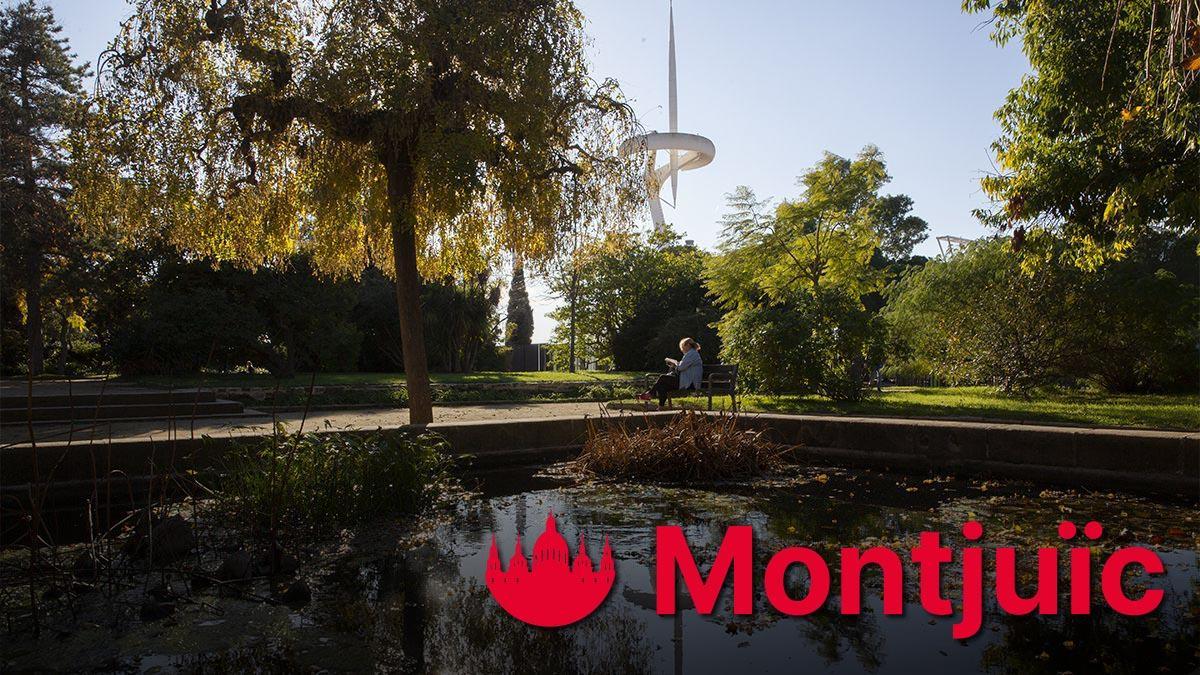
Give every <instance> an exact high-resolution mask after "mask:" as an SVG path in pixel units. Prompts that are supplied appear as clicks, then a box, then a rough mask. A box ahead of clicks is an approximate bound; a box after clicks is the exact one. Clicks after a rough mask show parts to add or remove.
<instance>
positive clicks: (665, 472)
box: [576, 412, 793, 482]
mask: <svg viewBox="0 0 1200 675" xmlns="http://www.w3.org/2000/svg"><path fill="white" fill-rule="evenodd" d="M792 449H793V446H788V445H782V444H780V443H776V442H774V441H772V440H770V439H769V438H768V437H767V436H765V435H764V432H762V431H756V430H752V429H747V428H745V427H743V426H742V425H740V424H739V418H738V416H737V415H705V414H703V413H696V412H683V413H680V414H679V415H677V416H675V417H673V418H671V420H670V421H669V422H667V423H666V424H663V425H661V426H654V425H650V426H648V427H647V428H644V429H638V430H635V431H630V430H629V429H627V428H626V426H625V425H624V424H623V423H614V424H610V425H608V426H606V427H605V428H603V429H597V428H596V427H592V428H591V429H590V431H589V434H588V439H587V442H586V443H585V444H584V447H583V452H582V453H581V454H580V455H579V458H578V459H577V460H576V466H577V467H578V468H579V469H581V470H583V471H585V472H587V473H591V474H593V475H596V476H603V477H606V478H629V479H637V480H649V481H663V482H684V481H717V480H740V479H745V478H752V477H754V476H759V475H762V474H765V473H768V472H770V471H771V470H772V469H774V468H776V467H777V466H779V465H780V464H781V463H782V462H783V460H784V458H785V456H786V455H787V454H788V453H789V452H790V451H791V450H792Z"/></svg>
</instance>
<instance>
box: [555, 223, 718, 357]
mask: <svg viewBox="0 0 1200 675" xmlns="http://www.w3.org/2000/svg"><path fill="white" fill-rule="evenodd" d="M708 258H709V255H708V254H707V253H705V252H704V251H702V250H700V249H698V248H696V247H694V246H689V245H686V244H684V243H682V242H681V241H680V237H679V235H678V234H676V233H675V232H674V231H672V230H670V229H667V230H666V231H664V232H661V233H653V234H648V235H636V236H610V237H607V238H604V239H602V240H597V241H592V242H589V243H585V244H583V245H582V246H581V247H580V249H579V250H578V251H577V252H576V254H575V256H574V260H573V261H572V265H571V267H570V268H569V269H567V270H565V271H564V273H563V274H561V275H559V276H556V277H552V278H551V289H552V290H553V291H554V292H555V293H556V294H557V295H559V296H560V297H563V298H564V299H566V300H567V301H568V304H566V305H564V306H562V307H560V308H558V309H556V310H555V311H554V312H553V313H552V314H551V317H552V318H554V319H555V320H556V321H557V322H558V325H557V329H556V332H555V342H556V343H558V344H566V343H567V342H568V340H569V339H570V335H569V332H570V329H571V305H570V298H569V297H568V296H569V294H570V293H571V292H572V291H573V292H574V293H575V307H576V310H575V317H574V319H575V321H574V324H575V331H576V334H577V338H578V341H579V344H578V345H577V347H576V350H577V354H578V356H580V357H582V358H585V359H588V360H594V361H597V362H599V363H602V364H604V365H613V366H615V367H617V368H618V369H621V370H649V369H656V368H660V367H661V365H662V358H663V357H664V356H672V355H673V354H675V353H676V352H677V351H678V346H677V345H678V343H679V339H680V338H682V337H686V336H691V337H694V338H696V339H698V340H700V342H701V343H702V344H703V345H704V347H705V353H706V354H710V353H711V354H712V355H713V356H714V357H715V356H716V353H717V347H718V345H717V343H716V338H715V334H714V333H713V332H712V329H711V328H709V327H708V324H710V323H711V322H712V321H714V320H716V318H717V313H716V311H715V307H714V302H713V299H712V298H711V297H709V295H708V293H707V291H706V290H705V288H704V282H703V274H702V271H703V268H704V265H705V263H706V261H707V260H708ZM563 356H566V354H563Z"/></svg>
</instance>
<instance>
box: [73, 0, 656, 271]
mask: <svg viewBox="0 0 1200 675" xmlns="http://www.w3.org/2000/svg"><path fill="white" fill-rule="evenodd" d="M585 45H586V37H585V35H584V33H583V17H582V15H581V14H580V13H579V11H578V10H577V9H576V8H575V7H574V6H573V4H572V3H570V2H568V1H549V2H547V1H540V0H537V1H535V0H512V1H508V2H477V1H473V0H455V1H450V2H446V1H444V0H437V1H434V0H407V1H400V2H395V1H392V0H388V1H384V0H354V1H343V0H283V1H280V2H270V3H249V2H243V1H239V0H226V1H225V2H224V3H218V2H213V3H212V5H211V6H209V7H207V8H206V7H205V6H204V5H203V4H201V3H198V2H194V1H189V0H138V1H137V2H135V6H134V13H133V17H132V18H131V19H130V20H128V21H127V22H126V23H125V24H124V25H123V26H122V28H121V32H120V34H119V35H118V36H117V38H116V40H115V41H114V43H113V45H112V49H110V50H109V51H107V52H105V54H104V57H103V58H102V60H101V63H100V64H99V66H100V74H99V78H98V81H97V99H96V106H95V108H96V112H97V114H96V116H95V118H94V120H93V123H92V127H91V129H90V131H91V133H90V134H88V135H87V137H86V138H85V139H83V140H82V141H81V144H82V146H83V147H82V149H83V150H85V151H86V152H87V154H88V156H89V162H88V163H87V165H86V166H84V167H81V170H80V171H79V174H78V176H77V180H78V181H79V184H80V187H81V189H80V192H79V194H78V198H77V199H76V200H75V202H74V206H75V210H76V212H77V213H78V214H79V216H80V217H81V218H82V219H83V220H84V221H85V222H86V223H88V224H90V225H92V226H99V227H110V228H115V229H117V230H119V231H121V232H123V233H125V234H127V235H129V236H131V237H137V236H140V235H141V234H143V233H145V232H147V231H155V232H162V233H163V234H164V236H165V237H166V238H167V239H168V240H169V241H171V242H172V243H174V244H176V245H179V246H181V247H183V248H185V249H187V250H189V251H192V252H194V253H196V254H199V255H202V256H211V257H214V258H220V259H227V260H234V261H238V262H240V263H243V264H246V265H259V264H264V263H267V264H270V263H277V262H279V261H281V260H283V259H284V258H285V257H286V256H287V255H288V254H290V253H291V252H293V251H294V250H296V249H297V248H298V247H304V248H305V249H307V250H308V252H309V253H310V254H311V255H312V258H313V260H314V262H315V264H316V265H317V266H318V268H319V269H320V270H322V271H324V272H328V273H334V274H356V273H358V272H359V271H360V270H361V269H363V268H364V267H365V266H368V265H375V266H378V267H381V268H383V269H388V270H390V268H391V267H392V262H393V261H392V255H391V253H392V245H393V241H392V233H391V231H390V229H389V226H390V225H391V224H393V218H394V217H397V218H403V219H404V220H405V221H406V222H411V223H412V224H413V225H414V226H415V228H416V231H417V235H418V237H417V242H418V249H419V251H418V252H419V263H420V266H421V268H422V272H423V273H424V274H425V275H427V276H428V275H434V274H442V273H447V272H463V271H478V270H480V269H482V268H484V267H487V266H489V265H492V264H494V263H495V262H496V261H497V258H498V256H499V254H500V252H501V251H502V250H505V249H507V250H511V251H516V252H519V253H520V254H521V255H523V256H524V257H525V258H527V259H530V260H535V261H536V260H541V259H545V258H546V257H548V256H550V255H552V254H553V253H554V252H555V251H556V249H557V247H558V240H557V237H556V235H557V234H558V233H559V232H560V231H561V230H562V228H564V227H566V226H567V224H569V223H571V222H575V221H586V222H589V223H593V224H597V223H598V224H600V225H601V226H615V225H616V224H618V223H619V222H621V221H620V220H619V219H618V218H616V216H617V215H619V214H623V213H624V212H623V211H621V210H619V208H618V207H619V206H621V205H622V204H623V202H622V201H621V198H622V197H625V196H630V195H631V194H632V193H631V192H630V191H632V190H635V189H636V188H637V187H638V178H637V172H636V171H635V170H634V168H635V167H629V166H628V162H625V161H623V160H619V159H617V158H615V157H614V153H613V152H612V150H613V148H614V147H615V144H616V143H617V142H619V141H620V139H621V137H622V136H623V135H624V134H626V133H628V132H630V131H632V129H633V125H634V120H633V118H632V116H631V115H630V114H629V111H628V108H627V107H626V106H625V104H624V103H623V101H622V99H621V96H620V92H619V91H618V89H617V87H616V84H615V83H614V82H612V81H604V82H596V81H594V80H593V79H592V78H591V77H589V75H588V68H587V63H586V60H585V54H584V49H585ZM398 169H399V170H398ZM389 175H390V176H391V179H392V180H391V186H390V192H389ZM397 211H402V212H403V213H399V214H397Z"/></svg>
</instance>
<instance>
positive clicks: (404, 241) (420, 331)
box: [386, 153, 433, 424]
mask: <svg viewBox="0 0 1200 675" xmlns="http://www.w3.org/2000/svg"><path fill="white" fill-rule="evenodd" d="M393 154H394V155H395V154H399V153H393ZM386 168H387V176H388V206H389V207H390V208H391V210H392V257H393V260H394V264H395V267H396V307H397V308H398V309H399V313H400V345H401V350H402V351H403V354H404V382H405V385H406V386H407V387H408V421H409V423H411V424H428V423H430V422H432V421H433V394H432V392H431V391H430V388H429V360H428V358H426V356H425V328H424V325H423V324H422V319H421V277H420V275H419V274H418V273H417V232H416V229H417V222H416V216H415V214H414V213H413V209H412V203H413V192H414V191H415V190H416V176H414V175H413V169H412V164H411V163H410V162H409V161H408V159H407V158H406V157H396V156H392V157H389V158H388V161H387V163H386Z"/></svg>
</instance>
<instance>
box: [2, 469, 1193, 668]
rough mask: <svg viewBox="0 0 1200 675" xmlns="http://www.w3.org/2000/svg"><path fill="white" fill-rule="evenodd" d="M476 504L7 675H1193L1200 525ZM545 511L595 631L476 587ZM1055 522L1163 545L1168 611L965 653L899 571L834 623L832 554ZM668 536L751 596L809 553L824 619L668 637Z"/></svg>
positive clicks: (1026, 629) (864, 510) (844, 475)
mask: <svg viewBox="0 0 1200 675" xmlns="http://www.w3.org/2000/svg"><path fill="white" fill-rule="evenodd" d="M478 487H479V489H480V492H479V494H478V495H477V496H475V497H470V498H464V499H463V500H462V501H461V502H460V503H459V505H458V507H457V509H456V510H455V512H454V513H452V514H449V515H446V516H443V517H442V519H441V520H440V521H438V522H437V523H436V524H434V525H431V527H430V528H427V529H426V531H425V532H424V534H426V535H427V536H424V537H420V538H419V541H421V542H422V543H420V544H419V545H414V544H413V543H412V540H410V539H405V540H403V541H401V539H400V536H399V535H398V534H396V531H397V528H393V529H392V530H388V529H387V528H382V527H381V528H372V529H371V530H370V531H367V532H360V533H356V534H353V535H351V536H350V537H349V538H348V539H346V540H345V541H343V542H341V543H338V544H332V545H331V546H332V548H331V550H332V551H333V553H332V554H331V555H329V556H327V557H326V558H324V560H325V562H324V563H323V565H324V566H323V567H322V568H321V569H319V570H310V573H311V580H312V582H313V583H312V585H313V588H314V593H313V602H312V603H311V605H309V606H306V607H304V608H303V609H297V610H288V609H286V608H282V607H278V606H266V605H262V604H255V603H251V602H246V601H242V600H237V599H234V598H228V597H217V596H198V597H196V599H195V600H196V602H195V603H193V604H191V605H188V606H186V607H183V608H181V609H180V610H179V612H178V613H177V615H176V616H175V617H173V618H172V619H171V620H170V622H169V623H168V622H164V623H144V624H142V623H138V622H136V621H133V622H126V623H124V624H122V625H121V626H120V627H119V628H118V629H115V630H114V631H112V632H105V631H104V630H103V629H102V628H91V629H87V628H84V629H78V630H77V632H76V633H74V634H72V635H67V636H62V635H58V636H54V637H52V638H51V637H44V638H41V639H40V640H38V641H33V642H30V641H24V640H23V641H22V642H21V643H19V644H18V643H17V642H15V641H12V640H7V639H6V640H5V643H4V645H3V646H2V647H0V657H3V658H2V660H0V666H4V668H0V669H9V668H11V669H13V670H19V669H27V668H34V667H40V668H46V669H97V668H100V669H106V670H115V671H127V670H134V671H145V670H154V669H156V668H162V669H171V670H183V671H204V672H243V671H247V670H250V671H295V670H307V669H312V668H317V669H322V670H334V671H342V670H346V671H351V670H353V671H361V670H382V671H395V672H439V673H509V672H521V671H533V672H583V673H626V672H657V673H672V672H674V673H680V672H689V673H692V672H745V671H751V670H753V671H763V672H781V671H782V672H795V671H799V670H802V669H809V670H821V671H833V672H863V671H866V672H878V673H886V672H904V673H907V672H915V671H924V670H936V671H952V672H975V671H985V672H989V671H990V672H1064V671H1071V672H1076V673H1080V672H1094V671H1097V670H1104V671H1106V672H1181V671H1182V672H1188V671H1192V670H1194V669H1195V668H1196V667H1197V665H1200V656H1198V654H1197V647H1196V645H1197V644H1200V631H1198V620H1197V617H1200V574H1198V572H1197V552H1196V548H1197V547H1196V541H1197V520H1196V519H1197V512H1196V509H1195V506H1194V504H1178V505H1172V504H1162V503H1154V502H1150V501H1146V500H1142V499H1136V498H1132V497H1126V496H1121V495H1105V494H1083V495H1080V494H1073V493H1058V492H1045V491H1039V490H1037V489H1035V488H1033V487H1032V486H1029V485H1022V484H1020V483H1003V484H996V483H977V482H962V481H953V480H944V479H935V478H929V479H924V480H922V479H912V478H903V477H898V476H893V475H887V474H879V473H870V472H855V471H836V470H829V469H824V470H818V469H797V470H795V471H794V472H793V473H792V474H791V475H787V476H781V477H777V478H775V479H772V480H770V481H759V482H755V483H753V484H745V485H732V486H722V487H721V488H720V489H711V488H695V489H690V488H681V487H662V486H635V485H620V484H597V483H580V482H578V481H576V480H575V479H573V478H571V477H569V476H564V475H562V474H561V473H559V472H555V471H550V472H543V473H541V474H538V475H531V473H530V472H528V471H517V472H508V473H494V474H492V475H490V476H488V477H487V478H486V480H485V481H484V482H483V483H482V484H480V485H479V486H478ZM550 511H553V512H554V514H555V516H556V519H557V521H558V526H559V529H560V531H561V532H562V534H563V535H564V537H565V538H566V539H567V540H568V541H571V542H574V541H577V539H578V536H579V533H580V532H583V533H584V534H585V535H586V536H587V538H588V548H589V550H590V551H593V552H596V551H599V550H600V545H601V542H602V540H603V537H604V536H608V537H610V538H611V541H612V548H613V552H614V556H615V558H616V562H617V581H616V584H615V586H614V588H613V591H612V593H611V595H610V596H609V598H608V600H607V601H606V602H605V604H604V605H602V606H601V609H600V610H599V611H598V612H597V613H596V614H594V615H593V616H591V617H589V618H588V619H585V620H584V621H582V622H580V623H578V624H576V625H574V626H571V627H568V628H565V629H558V630H545V629H539V628H534V627H530V626H527V625H525V624H522V623H521V622H519V621H517V620H515V619H513V618H511V617H510V616H508V615H507V614H506V613H505V612H504V611H503V610H502V609H500V608H499V606H498V605H497V604H496V603H495V602H494V601H492V599H491V598H490V596H489V594H488V592H487V589H486V587H485V586H484V581H483V580H484V572H485V569H486V563H487V552H488V546H489V544H490V541H491V536H492V534H493V533H495V534H496V535H497V538H498V539H499V544H500V547H501V550H503V551H505V552H506V554H507V552H509V551H511V550H512V545H513V541H514V539H515V537H516V535H517V534H518V533H520V534H521V538H522V541H523V542H525V547H526V554H527V555H528V553H529V552H530V550H531V549H532V545H533V542H534V540H535V539H536V538H537V536H538V535H539V534H540V533H541V528H542V523H544V522H545V519H546V516H547V515H548V513H549V512H550ZM1063 517H1069V518H1071V519H1073V520H1075V521H1077V522H1083V521H1086V520H1091V519H1095V520H1100V521H1101V522H1104V523H1105V524H1106V525H1107V526H1110V527H1109V528H1108V531H1109V532H1110V533H1111V534H1110V535H1108V536H1106V539H1105V540H1104V541H1102V542H1101V543H1103V544H1105V545H1106V546H1113V545H1118V544H1119V545H1127V544H1131V543H1142V544H1153V545H1154V546H1155V547H1156V549H1157V550H1158V551H1159V553H1160V555H1162V557H1163V559H1164V562H1165V563H1166V566H1167V575H1166V576H1165V577H1163V578H1161V579H1158V580H1155V582H1154V584H1155V585H1156V586H1157V587H1161V588H1164V590H1165V591H1166V597H1165V600H1164V602H1163V605H1162V608H1161V610H1160V611H1159V612H1158V613H1156V614H1155V615H1152V616H1151V617H1134V618H1130V617H1121V616H1117V615H1114V614H1112V613H1111V612H1107V611H1103V610H1100V611H1097V612H1096V613H1094V614H1093V615H1091V616H1084V617H1072V616H1060V617H1004V616H1001V615H999V613H998V612H997V611H996V608H995V607H994V605H993V606H990V607H989V608H988V616H987V619H986V623H985V626H984V630H983V631H982V632H981V633H980V634H979V635H977V636H976V637H975V638H972V639H971V640H968V641H965V642H960V641H956V640H954V639H952V637H951V633H950V626H951V624H952V623H954V621H955V619H954V618H953V617H943V618H932V617H930V616H929V615H928V614H927V613H925V612H924V611H923V610H922V609H921V608H920V606H919V604H918V597H917V593H916V588H915V582H916V575H915V574H914V573H913V570H912V569H911V568H908V569H906V582H907V583H908V587H907V588H906V593H905V600H906V612H905V614H904V615H903V616H885V615H884V614H883V613H882V609H881V603H880V601H879V589H878V581H879V580H878V578H877V577H873V576H872V575H870V574H867V575H866V579H865V583H866V585H867V588H866V590H865V591H864V612H863V613H862V614H861V615H859V616H843V615H841V614H840V613H839V612H838V611H837V605H838V600H837V598H838V591H837V586H836V581H837V579H838V578H839V572H838V569H837V568H838V556H837V555H836V553H837V550H838V548H840V547H842V546H857V547H867V546H872V545H876V544H882V545H886V546H890V547H894V548H896V549H897V550H905V549H907V548H910V547H911V546H913V545H914V544H915V543H916V537H917V535H919V533H920V532H922V531H925V530H930V529H934V530H939V531H942V532H943V533H947V536H946V539H947V544H948V545H950V546H956V547H958V546H961V545H962V541H961V539H959V538H957V537H956V536H954V535H952V534H949V533H954V532H957V529H958V526H959V525H960V524H961V523H962V522H963V521H964V520H967V519H978V520H980V521H981V522H983V523H984V525H985V528H986V530H987V532H988V535H987V536H988V539H986V540H985V544H987V545H989V546H994V545H998V544H1004V545H1014V546H1017V547H1019V548H1022V549H1026V550H1029V549H1032V548H1034V547H1036V546H1038V545H1039V544H1043V543H1050V544H1053V545H1057V544H1058V543H1059V542H1058V541H1057V538H1056V535H1055V530H1054V525H1055V524H1056V523H1057V522H1058V520H1060V519H1062V518H1063ZM664 523H671V524H677V525H680V526H681V527H683V528H684V530H685V533H686V535H687V537H688V541H689V543H690V544H691V547H692V550H693V552H694V553H695V557H696V560H697V562H698V564H699V565H700V566H701V568H702V569H707V566H708V565H709V564H710V563H711V561H712V559H713V558H714V556H715V554H716V550H717V547H718V545H719V543H720V541H721V539H722V537H723V536H724V532H725V528H726V527H727V526H729V525H731V524H749V525H751V526H753V527H754V529H755V533H756V540H755V542H756V547H755V556H756V569H757V572H756V575H755V580H756V584H759V585H761V584H760V580H761V571H762V570H763V569H764V568H765V565H766V561H767V558H768V557H769V556H770V555H771V554H772V553H774V552H775V551H777V550H779V549H780V548H783V547H785V546H796V545H800V546H809V547H812V548H815V549H817V550H818V551H819V552H821V553H822V555H823V556H824V558H825V559H826V560H827V561H828V562H829V564H830V567H831V574H832V576H833V579H834V580H835V588H834V589H833V592H832V593H831V595H830V601H829V603H828V605H827V607H826V609H825V610H823V611H821V612H818V613H816V614H813V615H811V616H808V617H803V618H796V617H787V616H783V615H781V614H779V613H777V612H775V611H773V610H772V609H771V608H770V606H769V605H768V603H767V602H766V601H765V598H763V597H761V595H762V593H761V588H758V589H756V591H757V592H758V595H759V597H757V598H756V612H755V614H753V615H752V616H735V615H734V614H733V612H732V607H731V605H732V599H731V597H729V596H728V594H726V595H724V596H722V597H721V598H720V599H719V601H718V609H717V611H716V612H715V613H714V614H713V615H711V616H700V615H698V614H697V613H696V612H695V611H694V609H693V608H692V606H691V604H690V602H689V601H688V599H687V597H686V596H681V597H680V598H679V602H678V603H677V604H678V605H679V607H681V608H682V610H681V611H680V612H678V613H677V614H676V615H674V616H659V615H657V614H656V613H655V595H656V592H657V589H656V588H655V581H654V573H653V565H654V527H655V526H656V525H659V524H664ZM1029 569H1032V568H1031V567H1030V568H1029ZM946 578H947V579H948V580H950V582H949V583H947V584H946V587H945V589H944V590H945V595H946V596H947V597H951V598H956V597H958V589H957V588H956V587H955V584H954V583H953V580H955V579H957V578H958V575H957V571H956V570H947V572H946ZM1030 580H1032V579H1030ZM785 583H786V585H787V586H788V588H789V591H790V592H791V594H792V595H793V596H794V597H799V596H802V595H804V594H805V592H806V589H807V584H808V579H807V577H806V575H805V574H804V571H803V568H794V569H793V570H792V571H791V573H790V574H789V576H788V577H787V579H786V580H785ZM1065 586H1066V585H1065V584H1063V587H1064V590H1065ZM680 588H682V585H681V584H680ZM1060 606H1062V607H1066V606H1067V604H1066V602H1065V601H1064V602H1062V603H1060ZM1096 606H1098V605H1096ZM213 609H215V610H218V611H217V614H218V615H219V618H218V619H214V612H213V611H211V610H213ZM115 623H116V622H115V621H114V625H115Z"/></svg>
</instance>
